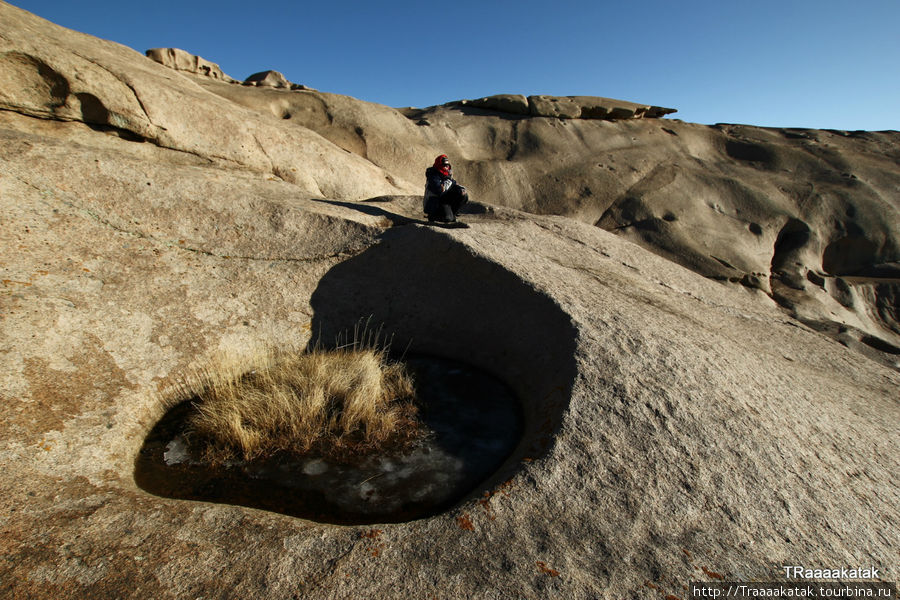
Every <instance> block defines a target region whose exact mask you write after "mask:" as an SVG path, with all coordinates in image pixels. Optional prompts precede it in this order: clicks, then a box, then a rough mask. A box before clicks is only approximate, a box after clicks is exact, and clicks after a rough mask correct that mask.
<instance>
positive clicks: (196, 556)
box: [0, 2, 900, 599]
mask: <svg viewBox="0 0 900 600" xmlns="http://www.w3.org/2000/svg"><path fill="white" fill-rule="evenodd" d="M498 106H508V107H513V108H512V109H511V110H506V109H500V108H497V107H498ZM516 106H518V107H521V106H522V104H521V101H520V100H516V99H515V98H513V99H509V102H508V104H503V103H498V104H497V105H496V106H494V107H492V108H489V109H488V108H485V107H472V106H467V105H449V106H439V107H430V108H426V109H403V110H397V109H393V108H389V107H386V106H381V105H376V104H370V103H365V102H361V101H358V100H354V99H352V98H348V97H345V96H339V95H335V94H327V93H319V92H314V91H310V90H299V91H289V90H286V89H275V88H268V87H256V86H240V85H234V84H229V83H225V82H224V81H223V80H217V79H216V78H214V77H210V76H207V75H206V74H204V73H203V72H202V69H200V70H199V72H194V71H191V70H190V69H188V70H178V71H176V70H173V69H171V68H167V67H166V66H164V65H162V64H159V63H158V62H154V61H152V60H148V59H147V58H145V57H143V56H141V55H140V54H138V53H135V52H134V51H132V50H130V49H128V48H126V47H124V46H120V45H118V44H114V43H111V42H106V41H102V40H98V39H95V38H92V37H90V36H87V35H83V34H80V33H76V32H73V31H69V30H66V29H64V28H61V27H58V26H56V25H53V24H51V23H48V22H47V21H44V20H42V19H40V18H38V17H36V16H34V15H31V14H29V13H27V12H25V11H22V10H20V9H17V8H15V7H13V6H11V5H9V4H6V3H2V2H0V109H2V110H0V211H2V213H0V214H2V221H3V224H4V226H3V227H2V228H0V247H2V254H0V256H2V257H3V258H2V261H0V270H2V276H0V280H2V285H0V292H2V294H0V310H2V319H0V356H2V365H3V375H2V380H0V381H2V382H0V396H2V402H0V415H2V423H3V425H0V464H2V465H3V466H4V468H3V470H2V473H0V481H2V489H3V492H4V493H3V494H2V498H0V510H2V512H0V515H2V517H0V549H2V552H0V557H2V560H0V590H2V593H3V595H5V596H8V597H53V598H83V597H134V598H147V597H153V598H182V597H192V598H196V597H200V596H202V597H268V598H292V597H303V598H358V597H373V598H395V597H398V598H402V597H453V598H456V597H459V598H481V597H504V598H505V597H522V596H524V597H529V598H540V597H565V598H576V599H580V598H598V597H599V598H603V597H608V598H621V597H646V598H658V599H663V598H667V597H676V598H687V597H688V592H687V591H686V586H687V585H688V583H689V582H690V581H695V580H709V579H716V580H718V579H719V578H725V579H727V580H740V581H760V580H762V581H771V580H783V579H784V571H783V569H781V565H819V566H823V567H824V566H837V565H841V566H851V565H869V564H872V565H874V566H877V567H881V568H882V569H883V571H882V573H883V578H884V579H886V580H896V573H895V572H893V571H892V569H895V568H896V567H895V563H896V550H897V544H896V540H897V539H898V534H900V526H898V523H900V502H898V497H900V489H898V483H897V480H896V473H897V472H898V471H900V451H898V449H897V445H896V443H895V439H896V435H897V427H896V423H897V422H898V417H900V405H898V402H897V397H898V393H897V392H898V389H900V372H898V370H897V369H898V361H897V348H898V347H900V341H898V333H900V332H898V330H897V313H896V310H897V300H896V299H897V285H898V284H897V262H898V259H900V255H898V235H900V233H898V232H900V209H898V201H897V196H896V190H897V188H898V185H900V170H898V166H897V165H898V160H900V155H898V148H900V134H898V133H897V132H838V131H818V130H783V129H765V128H758V127H748V126H739V125H720V126H715V127H707V126H702V125H696V124H690V123H682V122H680V121H675V120H671V119H654V118H651V119H626V120H616V121H609V120H604V119H593V118H592V119H585V118H577V119H574V118H573V119H562V118H555V117H547V116H533V115H532V114H531V113H530V111H529V114H521V113H520V114H517V113H515V112H514V111H515V110H516V108H515V107H516ZM529 106H530V105H529ZM580 106H581V105H580ZM529 110H530V109H529ZM581 110H582V111H583V110H584V109H583V108H582V109H581ZM557 116H561V113H560V115H557ZM439 153H447V154H449V155H450V156H451V158H452V159H453V160H454V163H455V164H454V167H455V171H456V173H457V175H458V177H459V179H460V180H461V181H462V182H463V183H465V184H466V185H467V186H468V187H469V189H470V190H471V192H472V195H473V198H474V199H475V201H476V202H474V203H473V206H472V210H471V212H472V214H470V215H469V216H468V217H466V218H467V219H468V220H469V221H470V222H471V224H472V227H471V229H467V230H435V229H432V228H429V227H427V226H425V225H423V224H422V222H421V214H420V210H421V207H420V195H419V194H420V193H421V187H422V172H423V170H424V168H425V167H426V166H427V165H429V164H430V163H431V161H432V159H433V157H434V156H435V155H436V154H439ZM367 318H369V319H371V321H372V322H373V323H378V324H380V325H382V326H383V328H384V331H385V332H389V333H390V334H392V335H393V336H394V345H395V347H397V348H406V349H408V351H409V352H413V353H421V354H431V355H437V356H441V357H445V358H448V359H453V360H458V361H462V362H465V363H467V364H469V365H472V366H474V367H477V368H479V369H482V370H484V371H486V372H488V373H490V374H492V375H493V376H495V377H497V378H499V379H500V380H502V381H503V382H504V383H505V384H506V385H508V386H509V387H510V389H512V390H513V391H514V392H515V394H516V395H517V397H518V398H519V400H520V402H521V404H522V416H523V431H522V440H521V442H520V443H519V445H518V447H517V448H516V449H515V450H514V451H513V452H512V454H511V455H510V456H509V458H507V460H506V462H505V463H504V464H503V465H502V466H501V467H500V469H499V471H498V472H497V473H496V474H495V475H493V476H492V477H491V478H489V479H488V480H487V481H485V482H484V483H483V484H482V485H480V486H479V487H478V488H477V489H475V490H474V491H473V492H472V494H471V495H470V496H469V497H467V498H465V499H463V500H462V501H461V502H460V503H459V504H457V505H456V506H454V507H452V508H450V509H449V510H448V511H446V512H445V513H442V514H439V515H436V516H434V517H431V518H427V519H420V520H416V521H412V522H405V523H393V524H379V523H372V524H371V525H365V526H348V527H339V526H334V525H329V524H327V523H320V522H315V521H309V520H304V519H298V518H294V517H289V516H285V515H281V514H275V513H271V512H265V511H260V510H253V509H248V508H244V507H241V506H230V505H223V504H214V503H205V502H193V501H184V500H175V499H171V498H163V497H158V496H154V495H152V494H149V493H148V492H146V491H144V490H143V489H142V488H141V487H139V485H138V483H137V482H136V480H135V475H134V467H135V460H136V456H137V454H138V453H139V452H140V449H141V447H142V444H143V441H144V437H145V436H146V435H147V434H148V432H149V431H150V430H151V429H152V428H153V427H154V425H155V423H156V422H157V420H158V419H159V417H160V416H161V415H162V414H163V413H164V412H165V410H166V408H167V402H168V401H169V400H171V398H172V394H173V393H174V392H173V390H174V389H175V388H176V387H177V386H176V385H175V384H176V383H177V382H178V381H179V379H180V378H182V377H183V376H184V375H185V374H186V373H188V372H189V370H190V369H191V368H192V367H193V366H195V365H197V364H198V363H200V362H201V361H202V360H204V359H205V358H207V357H209V356H211V355H213V354H214V353H216V352H217V351H220V350H231V351H234V352H241V351H242V350H243V349H245V348H247V347H249V346H251V345H253V344H256V343H258V342H267V343H270V344H275V345H279V346H285V347H287V346H303V345H305V344H307V343H308V342H310V341H311V340H313V341H314V339H315V338H316V337H320V338H321V339H322V340H325V341H326V342H327V341H329V340H331V339H333V337H334V335H335V334H336V333H337V332H340V331H342V330H345V329H347V328H352V327H353V326H354V324H356V323H357V322H358V321H359V319H367ZM810 324H811V325H814V326H815V327H811V326H810ZM834 338H837V340H839V341H835V339H834ZM839 342H840V343H839Z"/></svg>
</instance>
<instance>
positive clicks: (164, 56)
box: [145, 48, 237, 83]
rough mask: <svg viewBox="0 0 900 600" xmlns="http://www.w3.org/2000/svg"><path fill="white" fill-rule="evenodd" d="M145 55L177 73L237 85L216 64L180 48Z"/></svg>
mask: <svg viewBox="0 0 900 600" xmlns="http://www.w3.org/2000/svg"><path fill="white" fill-rule="evenodd" d="M145 54H146V55H147V58H149V59H151V60H155V61H156V62H158V63H159V64H161V65H163V66H166V67H169V68H170V69H175V70H176V71H187V72H188V73H194V74H195V75H203V76H205V77H212V78H213V79H218V80H220V81H224V82H226V83H235V82H236V81H237V80H236V79H234V78H232V77H229V76H228V75H226V74H225V73H224V72H223V71H222V68H221V67H219V65H217V64H216V63H214V62H209V61H208V60H206V59H205V58H202V57H200V56H197V55H195V54H191V53H190V52H186V51H184V50H182V49H180V48H150V49H149V50H147V52H145Z"/></svg>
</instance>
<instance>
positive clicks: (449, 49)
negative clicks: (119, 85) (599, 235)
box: [12, 0, 900, 130]
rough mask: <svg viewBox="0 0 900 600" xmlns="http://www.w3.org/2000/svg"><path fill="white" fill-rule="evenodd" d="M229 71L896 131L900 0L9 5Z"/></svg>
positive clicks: (44, 1)
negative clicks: (605, 100) (604, 100)
mask: <svg viewBox="0 0 900 600" xmlns="http://www.w3.org/2000/svg"><path fill="white" fill-rule="evenodd" d="M12 4H14V5H16V6H19V7H21V8H24V9H26V10H29V11H31V12H33V13H36V14H37V15H40V16H41V17H44V18H46V19H49V20H51V21H53V22H55V23H57V24H59V25H63V26H65V27H69V28H71V29H76V30H78V31H82V32H85V33H89V34H91V35H95V36H98V37H102V38H106V39H109V40H113V41H116V42H119V43H122V44H125V45H126V46H130V47H131V48H134V49H135V50H137V51H139V52H143V51H144V50H146V49H148V48H153V47H169V46H171V47H176V48H182V49H184V50H187V51H188V52H191V53H193V54H198V55H200V56H202V57H203V58H205V59H207V60H210V61H212V62H216V63H218V64H219V65H220V66H221V67H222V69H223V70H224V71H225V72H226V73H227V74H229V75H231V76H232V77H235V78H237V79H244V78H246V77H247V76H248V75H250V74H251V73H254V72H257V71H263V70H267V69H274V70H277V71H281V72H282V73H284V74H285V76H286V77H287V78H288V79H289V80H291V81H293V82H296V83H302V84H305V85H308V86H310V87H313V88H316V89H319V90H322V91H326V92H334V93H339V94H346V95H349V96H353V97H355V98H359V99H361V100H367V101H370V102H379V103H381V104H387V105H389V106H396V107H400V106H430V105H433V104H442V103H444V102H449V101H451V100H458V99H461V98H479V97H481V96H487V95H491V94H501V93H520V94H525V95H529V94H552V95H557V96H569V95H589V96H607V97H611V98H619V99H622V100H631V101H634V102H641V103H646V104H655V105H660V106H667V107H671V108H677V109H678V113H676V114H675V115H673V118H680V119H683V120H685V121H691V122H696V123H719V122H722V123H747V124H752V125H763V126H773V127H811V128H822V129H825V128H832V129H849V130H852V129H869V130H881V129H900V0H856V1H851V0H778V1H772V0H753V1H749V2H745V1H742V0H715V1H709V0H681V1H679V2H674V1H673V2H662V1H660V0H643V1H641V2H631V3H629V2H623V1H621V0H619V1H617V2H607V1H601V0H544V1H543V2H535V1H534V0H522V1H519V2H507V1H503V0H496V1H491V0H481V1H469V0H461V1H455V2H454V1H448V2H430V3H426V2H409V1H406V0H396V1H393V2H375V1H371V2H348V1H345V0H316V1H315V2H288V1H284V0H267V1H259V2H246V1H241V2H237V1H232V0H219V1H216V2H211V1H207V0H193V1H192V0H181V1H178V2H175V1H172V0H153V1H151V2H130V1H128V0H115V1H113V0H84V1H82V2H73V1H72V0H65V1H63V0H12Z"/></svg>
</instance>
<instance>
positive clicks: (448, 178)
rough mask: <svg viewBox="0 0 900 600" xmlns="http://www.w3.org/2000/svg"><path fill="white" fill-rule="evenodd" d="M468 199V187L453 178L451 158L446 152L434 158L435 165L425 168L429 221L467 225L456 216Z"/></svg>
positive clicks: (424, 202) (425, 202)
mask: <svg viewBox="0 0 900 600" xmlns="http://www.w3.org/2000/svg"><path fill="white" fill-rule="evenodd" d="M468 201H469V195H468V193H467V192H466V188H464V187H463V186H461V185H459V184H458V183H456V181H455V180H454V179H453V167H451V166H450V159H449V158H447V155H446V154H441V155H440V156H438V157H437V158H436V159H434V165H433V166H431V167H428V169H426V170H425V198H424V201H423V205H424V209H425V216H427V217H428V221H429V222H433V221H441V222H444V223H453V224H455V225H456V226H458V227H459V226H461V227H465V224H463V223H460V222H459V221H457V219H456V217H457V215H459V210H460V208H462V206H463V205H464V204H465V203H466V202H468Z"/></svg>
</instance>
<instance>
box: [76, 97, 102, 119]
mask: <svg viewBox="0 0 900 600" xmlns="http://www.w3.org/2000/svg"><path fill="white" fill-rule="evenodd" d="M75 97H76V98H78V101H79V102H80V103H81V118H82V119H83V120H84V122H85V123H92V124H96V125H108V124H109V111H108V110H107V109H106V107H105V106H104V105H103V102H101V101H100V99H99V98H98V97H97V96H95V95H93V94H87V93H79V94H75Z"/></svg>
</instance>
